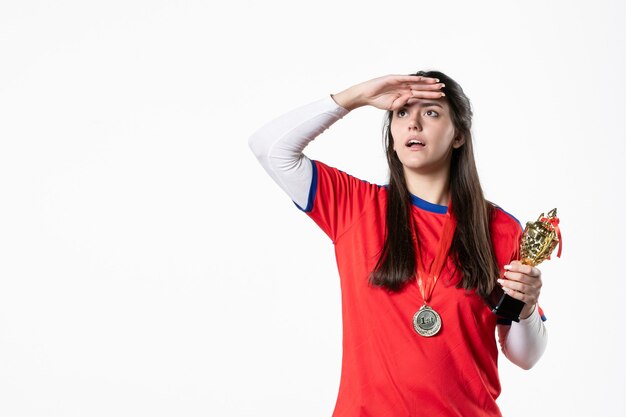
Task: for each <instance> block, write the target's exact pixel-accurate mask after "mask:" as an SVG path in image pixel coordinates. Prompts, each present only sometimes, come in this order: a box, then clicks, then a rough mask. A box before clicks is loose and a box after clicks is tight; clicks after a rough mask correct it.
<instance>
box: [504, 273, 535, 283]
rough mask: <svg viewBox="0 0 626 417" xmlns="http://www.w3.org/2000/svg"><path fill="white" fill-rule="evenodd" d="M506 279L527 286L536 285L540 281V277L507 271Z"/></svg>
mask: <svg viewBox="0 0 626 417" xmlns="http://www.w3.org/2000/svg"><path fill="white" fill-rule="evenodd" d="M504 277H505V278H507V279H510V280H513V281H518V282H524V283H526V284H534V283H536V282H539V281H540V279H539V277H538V276H534V275H528V274H522V273H521V272H511V271H506V272H505V273H504Z"/></svg>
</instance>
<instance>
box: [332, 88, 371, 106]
mask: <svg viewBox="0 0 626 417" xmlns="http://www.w3.org/2000/svg"><path fill="white" fill-rule="evenodd" d="M330 96H331V97H332V99H333V100H335V103H337V104H338V105H339V106H341V107H343V108H344V109H346V110H348V111H352V110H354V109H356V108H357V107H361V106H363V104H362V103H360V102H359V100H358V97H357V96H356V95H355V94H354V93H353V92H352V91H351V89H347V90H343V91H342V92H340V93H337V94H331V95H330Z"/></svg>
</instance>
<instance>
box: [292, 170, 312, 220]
mask: <svg viewBox="0 0 626 417" xmlns="http://www.w3.org/2000/svg"><path fill="white" fill-rule="evenodd" d="M311 166H312V168H313V178H311V188H309V200H308V201H307V203H306V207H305V208H302V207H300V206H299V205H298V203H296V202H295V201H294V202H293V204H295V205H296V207H298V208H299V209H300V210H302V211H304V212H305V213H307V212H309V211H311V210H313V202H314V201H315V194H316V193H317V165H316V164H315V161H314V160H312V159H311Z"/></svg>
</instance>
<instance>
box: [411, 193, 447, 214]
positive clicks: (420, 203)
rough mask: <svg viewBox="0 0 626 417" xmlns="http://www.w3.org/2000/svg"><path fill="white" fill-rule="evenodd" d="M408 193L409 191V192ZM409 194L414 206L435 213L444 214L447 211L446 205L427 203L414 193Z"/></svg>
mask: <svg viewBox="0 0 626 417" xmlns="http://www.w3.org/2000/svg"><path fill="white" fill-rule="evenodd" d="M409 194H410V193H409ZM410 195H411V202H412V203H413V205H414V206H417V207H419V208H421V209H422V210H426V211H430V212H433V213H437V214H446V213H447V212H448V206H442V205H439V204H433V203H429V202H428V201H426V200H422V199H421V198H419V197H418V196H416V195H414V194H410Z"/></svg>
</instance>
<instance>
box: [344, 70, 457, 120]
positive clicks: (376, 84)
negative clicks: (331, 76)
mask: <svg viewBox="0 0 626 417" xmlns="http://www.w3.org/2000/svg"><path fill="white" fill-rule="evenodd" d="M443 86H444V84H443V83H440V82H438V80H437V79H436V78H429V77H422V76H417V75H385V76H384V77H378V78H374V79H373V80H369V81H365V82H363V83H360V84H356V85H353V86H352V87H350V88H347V89H346V90H343V91H342V92H340V93H338V94H333V95H332V97H333V99H334V100H335V102H336V103H337V104H339V105H340V106H341V107H343V108H344V109H346V110H354V109H356V108H357V107H361V106H368V105H369V106H374V107H376V108H378V109H382V110H392V111H393V110H398V109H399V108H402V107H403V106H404V105H406V104H407V102H409V100H410V99H419V98H424V99H438V98H441V97H443V96H444V95H445V94H444V93H443V92H442V91H441V88H442V87H443Z"/></svg>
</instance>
